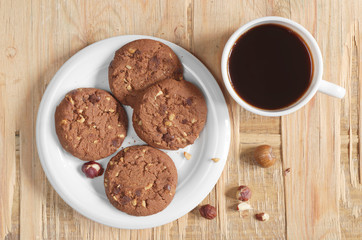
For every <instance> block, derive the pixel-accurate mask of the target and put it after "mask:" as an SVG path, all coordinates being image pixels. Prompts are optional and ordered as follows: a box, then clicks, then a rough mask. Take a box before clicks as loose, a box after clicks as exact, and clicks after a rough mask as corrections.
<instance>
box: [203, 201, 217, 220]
mask: <svg viewBox="0 0 362 240" xmlns="http://www.w3.org/2000/svg"><path fill="white" fill-rule="evenodd" d="M199 211H200V214H201V216H202V217H204V218H206V219H214V218H215V217H216V215H217V213H216V208H215V207H213V206H211V205H210V204H206V205H204V206H201V207H200V209H199Z"/></svg>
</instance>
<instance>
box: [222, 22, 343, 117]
mask: <svg viewBox="0 0 362 240" xmlns="http://www.w3.org/2000/svg"><path fill="white" fill-rule="evenodd" d="M264 24H277V25H281V26H284V27H286V28H289V29H291V30H293V31H294V32H296V33H297V34H298V35H299V36H300V37H301V38H303V40H304V42H305V43H306V44H307V45H308V47H309V50H310V54H311V55H312V58H313V78H312V80H311V84H310V85H309V88H308V90H307V91H306V92H305V93H304V95H303V96H302V97H301V98H300V99H299V100H298V101H297V102H295V103H294V104H292V105H290V106H287V107H285V108H281V109H276V110H267V109H261V108H258V107H254V106H253V105H250V104H249V103H247V102H246V101H244V100H243V99H242V98H241V97H239V95H238V94H237V93H236V91H235V90H234V88H233V86H232V83H231V79H230V76H229V66H228V61H229V56H230V52H231V50H232V47H233V46H234V44H235V42H236V41H237V40H238V39H239V37H240V36H241V35H243V34H244V33H245V32H247V31H248V30H250V29H252V28H254V27H256V26H259V25H264ZM221 72H222V77H223V80H224V84H225V86H226V89H227V90H228V92H229V93H230V95H231V96H232V97H233V98H234V100H235V101H236V102H237V103H238V104H239V105H241V106H242V107H243V108H245V109H246V110H248V111H250V112H253V113H255V114H258V115H262V116H273V117H277V116H282V115H286V114H289V113H292V112H295V111H297V110H298V109H300V108H301V107H303V106H304V105H305V104H307V103H308V102H309V100H310V99H311V98H312V97H313V96H314V94H315V93H316V92H317V91H319V92H322V93H325V94H328V95H330V96H333V97H337V98H343V97H344V95H345V93H346V90H345V89H344V88H342V87H340V86H338V85H336V84H334V83H330V82H327V81H325V80H323V79H322V74H323V59H322V54H321V51H320V49H319V46H318V44H317V42H316V40H315V39H314V38H313V36H312V35H311V34H310V33H309V32H308V31H307V30H306V29H305V28H304V27H303V26H302V25H300V24H298V23H296V22H294V21H292V20H289V19H286V18H282V17H263V18H258V19H255V20H253V21H251V22H249V23H247V24H245V25H243V26H242V27H240V28H239V29H238V30H236V31H235V32H234V33H233V35H231V37H230V38H229V40H228V41H227V43H226V45H225V47H224V51H223V54H222V58H221Z"/></svg>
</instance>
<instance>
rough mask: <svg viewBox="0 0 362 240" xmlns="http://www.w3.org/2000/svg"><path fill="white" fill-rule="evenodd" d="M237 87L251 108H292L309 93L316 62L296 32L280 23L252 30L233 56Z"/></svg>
mask: <svg viewBox="0 0 362 240" xmlns="http://www.w3.org/2000/svg"><path fill="white" fill-rule="evenodd" d="M229 75H230V79H231V84H232V85H233V88H234V89H235V91H236V92H237V93H238V95H239V96H240V97H241V98H242V99H243V100H244V101H246V102H247V103H249V104H250V105H253V106H255V107H258V108H261V109H268V110H275V109H281V108H285V107H287V106H290V105H292V104H293V103H295V102H296V101H298V99H300V97H301V96H303V95H304V93H305V92H306V91H307V89H308V87H309V85H310V83H311V79H312V76H313V60H312V57H311V55H310V53H309V49H308V47H307V45H306V44H305V43H304V41H303V39H302V38H301V37H300V36H299V35H298V34H297V33H295V32H294V31H292V30H290V29H287V28H285V27H283V26H280V25H276V24H265V25H260V26H257V27H255V28H252V29H250V30H249V31H247V32H246V33H244V34H243V35H242V36H240V37H239V39H238V40H237V41H236V43H235V45H234V46H233V48H232V50H231V53H230V56H229Z"/></svg>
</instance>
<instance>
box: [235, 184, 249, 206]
mask: <svg viewBox="0 0 362 240" xmlns="http://www.w3.org/2000/svg"><path fill="white" fill-rule="evenodd" d="M236 198H237V199H238V200H240V201H242V202H246V201H249V199H250V198H251V190H250V188H248V187H247V186H244V185H241V186H239V187H238V190H237V191H236Z"/></svg>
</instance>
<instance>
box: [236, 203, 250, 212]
mask: <svg viewBox="0 0 362 240" xmlns="http://www.w3.org/2000/svg"><path fill="white" fill-rule="evenodd" d="M251 209H253V208H252V207H251V206H250V205H249V204H247V203H245V202H242V203H239V204H238V207H237V210H238V211H240V212H242V211H245V210H251Z"/></svg>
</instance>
